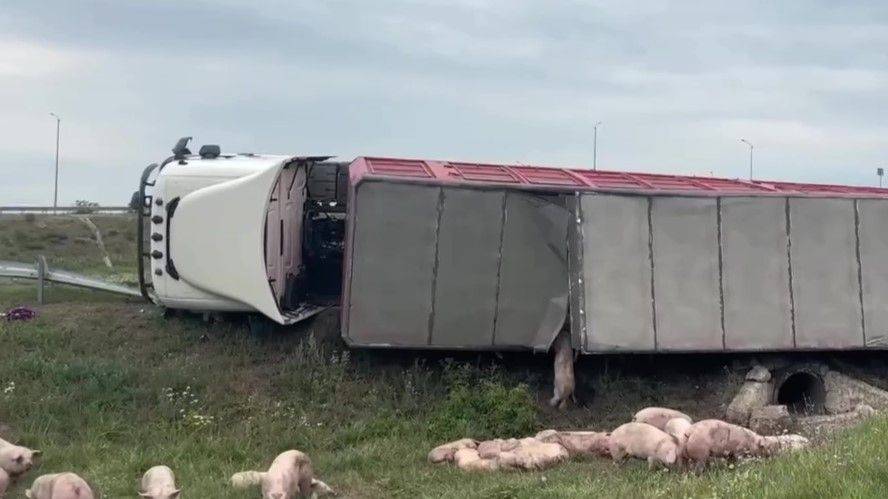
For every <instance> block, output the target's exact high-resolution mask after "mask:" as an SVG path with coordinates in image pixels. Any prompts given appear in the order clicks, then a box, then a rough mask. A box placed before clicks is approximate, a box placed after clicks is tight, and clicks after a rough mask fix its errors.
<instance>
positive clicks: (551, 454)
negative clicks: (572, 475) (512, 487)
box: [497, 438, 570, 471]
mask: <svg viewBox="0 0 888 499" xmlns="http://www.w3.org/2000/svg"><path fill="white" fill-rule="evenodd" d="M569 457H570V454H568V452H567V449H565V448H564V447H563V446H562V445H561V444H556V443H546V442H540V441H539V440H537V439H535V438H523V439H521V441H520V444H519V445H518V446H517V447H515V448H513V449H511V450H507V451H503V452H501V453H500V455H499V457H498V458H497V461H498V462H499V465H500V466H501V467H504V468H513V469H520V470H528V471H531V470H544V469H547V468H550V467H552V466H554V465H556V464H559V463H562V462H564V461H567V459H568V458H569Z"/></svg>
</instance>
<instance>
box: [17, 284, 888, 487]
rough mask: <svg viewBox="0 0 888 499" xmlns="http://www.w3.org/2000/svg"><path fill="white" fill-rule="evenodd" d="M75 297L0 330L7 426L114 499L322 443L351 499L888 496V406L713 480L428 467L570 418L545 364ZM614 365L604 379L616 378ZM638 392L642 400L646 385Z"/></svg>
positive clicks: (622, 470) (331, 475)
mask: <svg viewBox="0 0 888 499" xmlns="http://www.w3.org/2000/svg"><path fill="white" fill-rule="evenodd" d="M76 293H78V294H84V295H86V299H84V300H79V301H69V302H66V303H55V304H51V305H47V306H45V307H43V308H42V309H41V310H40V312H41V313H40V316H39V317H38V319H37V320H35V321H32V322H29V323H3V325H2V326H0V344H2V345H3V348H2V350H0V422H2V423H3V424H5V425H8V426H9V427H10V428H11V430H10V431H9V433H11V435H7V436H9V437H11V438H14V439H16V440H18V441H20V442H22V443H24V444H27V445H30V446H33V447H38V448H41V449H43V450H44V452H45V459H44V461H43V462H42V464H41V467H40V469H39V470H38V471H37V472H35V473H34V474H35V475H36V474H37V473H45V472H55V471H60V470H74V471H77V472H79V473H81V474H82V475H84V476H86V477H88V478H89V479H90V480H91V481H93V482H94V483H95V484H96V486H97V488H98V489H99V490H101V491H102V492H103V493H104V494H105V496H106V497H124V496H132V494H133V492H134V491H135V488H136V484H137V480H138V478H139V476H140V474H141V473H142V472H143V471H144V470H145V469H147V468H148V467H150V466H151V465H153V464H157V463H164V464H167V465H169V466H171V467H173V468H174V469H175V470H176V472H177V474H178V476H179V480H180V482H181V485H182V486H183V487H184V489H185V490H186V492H187V493H188V495H189V496H190V497H251V496H254V495H255V493H252V494H246V493H243V492H235V491H233V490H230V489H229V488H228V487H227V484H226V478H227V477H228V476H229V475H230V474H231V473H233V472H235V471H239V470H242V469H252V468H257V467H262V466H267V464H268V462H269V461H270V459H271V458H272V457H273V456H274V455H276V454H277V453H278V452H280V451H282V450H285V449H288V448H298V449H301V450H303V451H305V452H308V453H309V454H310V455H311V456H312V459H313V460H314V462H315V465H316V467H317V469H318V471H319V473H320V475H321V476H322V477H323V479H325V480H326V481H327V482H328V483H330V484H331V485H332V486H333V487H335V488H337V489H338V490H339V491H341V493H342V494H343V495H345V496H349V497H352V496H355V497H393V496H394V497H432V496H443V497H466V496H476V497H479V496H485V497H566V496H588V495H602V496H611V497H642V496H644V497H655V496H663V497H763V496H764V497H814V496H819V497H842V496H844V497H886V495H888V446H886V445H885V442H886V441H888V438H886V436H888V420H886V419H884V418H880V419H876V420H874V421H872V422H871V423H869V424H867V425H865V426H863V427H860V428H858V429H855V430H852V431H849V432H847V433H845V434H842V435H840V436H839V437H837V438H836V439H835V440H834V441H831V442H828V443H827V444H825V445H823V446H822V447H819V448H816V449H814V450H811V451H806V452H802V453H799V454H797V455H793V456H787V457H782V458H778V459H773V460H769V461H764V462H755V463H744V464H739V465H737V466H736V467H735V469H728V468H726V467H719V468H716V469H713V470H710V471H708V472H706V473H705V474H703V475H700V476H695V475H688V474H680V473H663V472H656V473H652V472H649V471H648V470H647V469H646V467H645V466H644V465H643V463H641V462H637V463H629V464H627V465H624V466H622V467H616V466H614V465H613V464H611V463H610V462H607V461H604V460H594V461H586V462H582V461H576V462H571V463H569V464H567V465H565V466H562V467H559V468H557V469H553V470H550V471H546V472H542V473H502V474H494V475H478V474H464V473H460V472H459V471H457V470H455V469H452V468H450V467H446V466H433V465H430V464H427V463H426V461H425V454H426V453H427V452H428V450H429V449H431V447H433V446H434V445H436V444H437V443H440V441H441V439H444V438H451V437H456V436H462V433H461V432H462V431H464V430H466V431H470V432H473V435H474V436H478V437H486V436H493V435H494V434H498V433H496V432H498V431H508V430H509V429H514V428H520V429H523V430H528V431H527V433H529V432H532V431H535V430H538V429H542V428H543V427H545V426H549V425H553V424H556V423H557V422H558V421H556V419H554V418H557V416H553V415H551V414H549V413H547V412H546V411H544V410H542V409H540V408H539V407H540V406H539V401H540V400H541V399H542V397H543V396H544V394H543V393H542V390H543V389H544V388H545V386H544V384H545V383H542V382H541V380H542V378H543V376H542V375H541V376H540V377H539V378H540V379H538V380H536V381H534V378H533V376H531V377H529V378H528V376H527V373H526V371H525V370H522V369H516V368H514V366H512V367H510V366H509V363H510V362H514V361H515V360H516V359H519V360H520V359H521V357H520V356H517V357H512V358H510V359H506V360H505V361H503V365H500V366H499V367H493V368H492V367H490V366H489V365H487V367H477V366H478V365H479V363H478V361H477V359H472V358H469V359H463V361H456V360H439V359H436V358H434V357H425V356H421V355H415V354H403V355H392V354H390V353H384V352H379V353H374V352H364V351H354V352H350V351H343V350H339V349H337V348H332V347H330V346H329V345H328V344H326V343H324V342H322V341H315V340H314V337H315V336H319V337H320V336H323V335H324V334H326V333H328V332H329V331H330V330H331V329H332V328H333V327H334V325H335V317H332V316H329V315H328V316H324V317H321V318H319V320H317V321H315V322H314V323H312V324H311V325H309V326H306V327H303V328H301V329H297V330H294V331H291V332H290V333H289V334H286V335H282V336H280V337H278V338H275V339H273V340H271V341H268V342H263V343H257V342H255V341H253V340H251V339H249V337H248V336H247V334H246V331H245V329H244V327H243V326H242V325H239V324H225V323H223V324H214V325H205V324H203V323H201V322H199V321H196V320H193V319H188V318H175V319H169V320H165V319H163V318H162V317H161V315H160V313H159V311H158V310H156V309H154V308H152V307H147V306H145V305H144V304H140V303H130V302H126V301H121V300H117V299H108V300H105V301H102V300H97V299H96V296H91V295H93V294H92V293H81V292H76ZM95 295H98V293H96V294H95ZM55 296H56V298H60V296H58V295H55ZM65 298H66V299H67V300H73V297H65ZM13 302H15V303H19V302H20V297H19V296H16V291H14V290H11V291H10V290H7V289H6V288H0V306H3V307H6V306H9V305H11V304H12V303H13ZM487 360H488V361H490V359H487ZM491 362H492V361H491ZM614 377H616V375H610V379H608V380H607V381H606V382H605V384H604V385H601V384H596V388H597V389H598V390H601V389H602V388H605V387H606V388H609V389H613V388H615V386H616V384H618V383H619V382H618V381H616V380H614V379H613V378H614ZM527 380H530V382H531V383H532V385H523V384H522V383H521V381H527ZM635 380H636V378H635V377H629V378H628V379H627V381H626V382H625V383H624V385H623V388H624V390H625V389H627V388H630V387H632V386H633V385H634V384H635V383H636V381H635ZM10 387H11V388H10ZM467 387H469V388H472V387H474V389H468V390H467ZM624 397H626V398H627V403H630V402H628V399H630V398H632V394H631V393H626V394H624ZM605 400H607V399H606V398H605ZM491 402H499V403H501V410H499V411H496V410H493V409H491V407H490V405H489V404H490V403H491ZM601 403H602V402H601V401H599V400H596V401H594V402H593V403H592V406H593V407H594V406H598V405H599V404H601ZM633 403H634V404H635V405H632V406H630V407H624V408H618V410H617V415H611V413H612V412H613V409H614V408H613V407H600V408H599V409H598V410H599V411H601V414H598V413H596V412H595V411H594V410H592V411H591V412H590V413H589V414H587V415H583V414H582V413H581V415H580V416H577V415H576V414H575V415H574V416H575V417H580V418H585V420H584V421H583V423H582V424H579V425H575V426H574V427H580V428H592V429H602V428H608V427H610V426H609V425H608V424H607V423H605V421H607V420H608V418H610V417H613V418H618V417H621V416H620V415H621V414H623V412H626V413H630V412H632V411H634V410H635V409H637V408H638V405H639V404H640V403H641V401H640V400H637V399H636V400H634V402H633ZM687 404H688V402H686V401H685V402H682V404H681V405H685V406H686V405H687ZM479 408H482V409H481V410H479ZM528 410H529V411H531V412H530V414H529V415H528V412H527V411H528ZM587 411H590V410H588V409H587ZM605 413H606V415H604V414H605ZM442 421H443V423H442ZM454 421H455V422H454ZM510 423H511V424H513V425H517V426H511V427H510V426H509V424H510ZM499 435H501V436H508V435H502V434H499ZM30 478H33V476H32V477H30Z"/></svg>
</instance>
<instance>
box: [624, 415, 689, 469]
mask: <svg viewBox="0 0 888 499" xmlns="http://www.w3.org/2000/svg"><path fill="white" fill-rule="evenodd" d="M678 453H679V449H678V444H676V443H675V439H673V438H672V437H671V436H669V434H667V433H666V432H664V431H663V430H660V429H659V428H656V427H654V426H651V425H649V424H647V423H635V422H632V423H626V424H624V425H622V426H620V427H618V428H617V429H616V430H614V431H612V432H611V434H610V455H611V458H613V460H614V461H622V460H623V459H625V458H626V456H632V457H637V458H639V459H646V460H647V462H648V467H650V468H655V467H657V465H663V466H666V467H667V468H671V467H673V466H674V465H675V464H676V462H677V461H678Z"/></svg>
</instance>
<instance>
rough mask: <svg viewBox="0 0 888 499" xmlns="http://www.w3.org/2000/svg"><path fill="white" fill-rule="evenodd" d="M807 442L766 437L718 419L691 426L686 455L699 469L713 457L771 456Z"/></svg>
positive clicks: (802, 439) (805, 440) (800, 438)
mask: <svg viewBox="0 0 888 499" xmlns="http://www.w3.org/2000/svg"><path fill="white" fill-rule="evenodd" d="M786 437H790V438H786ZM802 442H805V443H804V444H803V443H802ZM806 443H807V439H805V438H804V437H800V436H798V435H792V436H789V435H785V436H782V437H762V436H761V435H759V434H758V433H755V432H754V431H752V430H750V429H747V428H744V427H742V426H737V425H735V424H731V423H726V422H724V421H721V420H718V419H706V420H703V421H698V422H696V423H694V424H693V425H691V428H690V429H689V430H688V441H687V444H686V445H685V454H686V455H687V457H688V459H690V460H691V461H693V462H694V463H695V464H696V467H697V469H702V467H704V466H705V465H706V463H707V462H708V461H709V460H710V459H713V458H728V459H736V458H740V457H761V456H770V455H772V454H775V453H777V452H779V451H780V450H782V449H783V448H784V447H786V448H792V447H793V446H801V445H806Z"/></svg>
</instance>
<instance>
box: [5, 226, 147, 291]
mask: <svg viewBox="0 0 888 499" xmlns="http://www.w3.org/2000/svg"><path fill="white" fill-rule="evenodd" d="M82 216H87V217H89V219H90V220H92V222H93V223H94V224H96V226H97V227H98V228H99V230H100V231H101V232H102V241H103V242H104V244H105V249H106V250H107V251H108V254H109V256H110V258H111V264H112V266H113V267H112V268H110V269H109V268H108V267H106V266H105V264H104V262H103V261H102V256H103V254H102V252H101V250H100V249H99V247H98V245H97V244H96V240H95V233H94V232H93V231H92V230H91V229H90V228H89V227H88V226H87V225H86V224H84V223H83V222H81V221H80V220H78V217H80V216H73V215H58V216H53V215H37V216H32V215H2V216H0V260H10V261H16V262H26V263H30V262H33V261H34V259H35V258H36V257H37V255H43V256H45V257H46V259H47V261H48V263H49V265H50V267H52V268H59V269H64V270H71V271H75V272H81V273H84V274H88V275H93V276H97V277H102V278H105V279H110V280H114V281H118V282H124V283H134V282H135V281H136V260H135V254H136V245H135V233H136V225H135V216H134V215H106V214H93V215H82Z"/></svg>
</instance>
